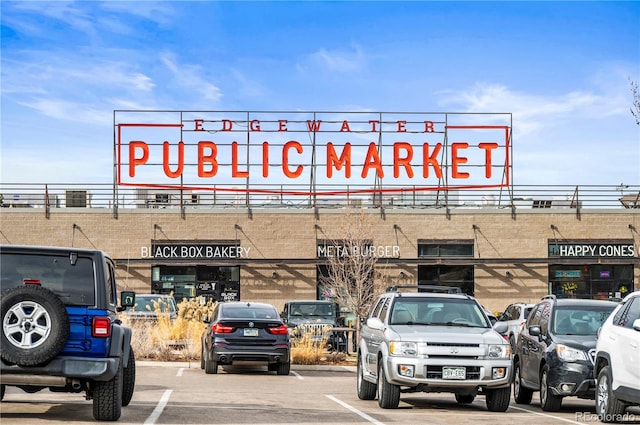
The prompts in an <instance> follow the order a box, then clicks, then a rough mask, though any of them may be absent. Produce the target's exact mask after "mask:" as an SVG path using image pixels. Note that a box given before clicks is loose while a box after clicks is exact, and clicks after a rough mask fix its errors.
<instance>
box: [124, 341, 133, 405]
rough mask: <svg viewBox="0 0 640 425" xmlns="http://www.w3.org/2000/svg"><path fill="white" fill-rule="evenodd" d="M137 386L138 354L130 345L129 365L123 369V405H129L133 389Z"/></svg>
mask: <svg viewBox="0 0 640 425" xmlns="http://www.w3.org/2000/svg"><path fill="white" fill-rule="evenodd" d="M135 386H136V356H135V354H134V352H133V348H131V347H129V360H128V361H127V367H125V368H124V369H123V371H122V405H123V406H128V405H129V403H130V402H131V399H132V398H133V391H134V388H135Z"/></svg>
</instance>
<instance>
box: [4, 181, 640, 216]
mask: <svg viewBox="0 0 640 425" xmlns="http://www.w3.org/2000/svg"><path fill="white" fill-rule="evenodd" d="M287 188H290V186H287ZM287 188H285V187H274V186H266V185H265V186H264V187H258V188H255V187H254V188H253V189H257V190H256V191H253V192H251V193H247V192H237V193H232V192H229V191H217V190H216V187H215V186H212V187H211V188H210V190H201V191H195V190H167V189H151V188H143V189H131V188H124V189H123V188H119V187H116V186H114V185H113V184H99V183H97V184H96V183H91V184H78V183H53V184H45V183H0V206H1V207H3V208H41V209H46V210H47V211H49V210H55V209H62V208H66V209H74V211H81V210H83V209H113V210H114V212H115V213H117V211H118V210H119V209H164V210H168V211H171V210H176V211H182V212H185V211H189V210H200V209H202V210H207V209H217V208H251V209H255V208H280V209H282V208H290V209H295V208H302V209H304V208H345V207H347V206H351V207H360V208H383V209H403V208H404V209H417V208H420V209H446V210H447V211H450V210H462V209H510V210H512V211H513V212H515V211H522V210H540V209H554V210H575V211H576V212H577V213H580V211H583V210H588V209H617V210H620V209H629V208H634V209H635V208H637V209H640V185H618V186H615V185H582V186H569V185H551V186H549V185H548V186H533V185H521V186H509V187H503V188H497V189H473V190H451V189H450V190H444V189H441V190H424V189H421V188H420V187H419V186H403V187H394V186H384V187H379V188H377V189H376V190H375V191H374V190H372V189H371V188H364V187H361V188H359V187H355V186H351V187H346V188H341V189H340V190H341V191H342V193H343V194H341V195H325V196H323V195H321V194H315V195H309V196H300V195H289V194H287ZM261 189H262V190H263V193H259V192H260V190H261ZM322 189H323V191H326V192H329V191H330V190H331V188H329V187H327V188H322ZM256 192H258V193H256ZM264 192H266V193H264ZM347 192H348V193H347ZM353 192H359V193H353ZM274 193H277V194H274ZM345 193H346V194H345Z"/></svg>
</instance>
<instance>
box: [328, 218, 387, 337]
mask: <svg viewBox="0 0 640 425" xmlns="http://www.w3.org/2000/svg"><path fill="white" fill-rule="evenodd" d="M336 230H337V235H339V237H337V238H328V239H326V240H325V248H326V255H325V258H326V266H327V267H326V274H324V275H321V276H320V283H321V284H322V285H323V287H324V291H325V292H326V293H328V294H329V295H330V296H331V297H332V298H333V299H334V300H335V301H336V302H337V303H338V304H339V305H340V306H341V307H343V308H346V309H347V310H349V311H350V312H352V313H353V314H354V315H355V316H356V324H355V328H356V337H357V331H358V327H359V324H360V321H361V320H362V319H363V318H364V317H366V316H367V314H368V313H369V309H370V308H371V304H372V303H373V302H374V301H375V299H376V297H377V296H378V295H379V294H380V293H381V292H383V291H384V283H383V281H382V279H381V277H380V274H379V273H376V263H377V261H378V257H377V255H376V250H375V246H374V245H373V238H372V233H373V232H372V230H373V226H372V224H371V219H370V217H369V216H368V215H367V214H365V212H364V210H357V209H348V210H347V212H346V213H345V216H344V219H343V220H342V221H341V225H340V226H338V229H336Z"/></svg>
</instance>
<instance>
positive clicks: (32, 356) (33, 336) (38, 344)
mask: <svg viewBox="0 0 640 425" xmlns="http://www.w3.org/2000/svg"><path fill="white" fill-rule="evenodd" d="M1 298H2V301H1V302H0V318H1V320H2V340H1V341H0V342H1V343H0V356H1V357H2V360H4V361H5V362H7V363H13V364H17V365H19V366H36V365H40V364H44V363H47V362H48V361H49V360H51V359H53V358H54V357H55V356H57V355H58V353H59V352H60V350H62V347H64V345H65V344H66V342H67V337H68V336H69V315H68V314H67V310H66V308H65V306H64V303H63V302H62V301H61V300H60V298H58V297H57V296H56V295H55V294H54V293H53V292H52V291H50V290H48V289H46V288H43V287H41V286H39V285H23V286H16V287H13V288H9V289H7V290H5V291H4V292H2V297H1Z"/></svg>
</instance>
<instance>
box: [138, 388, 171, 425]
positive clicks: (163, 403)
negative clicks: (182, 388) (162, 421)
mask: <svg viewBox="0 0 640 425" xmlns="http://www.w3.org/2000/svg"><path fill="white" fill-rule="evenodd" d="M172 392H173V390H166V391H165V392H164V394H162V397H161V398H160V401H159V402H158V404H157V405H156V408H155V409H153V412H151V414H150V415H149V417H148V418H147V420H146V421H144V425H153V424H155V423H156V421H157V420H158V418H159V417H160V415H161V414H162V411H163V410H164V408H165V407H167V403H168V402H169V397H171V393H172Z"/></svg>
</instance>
